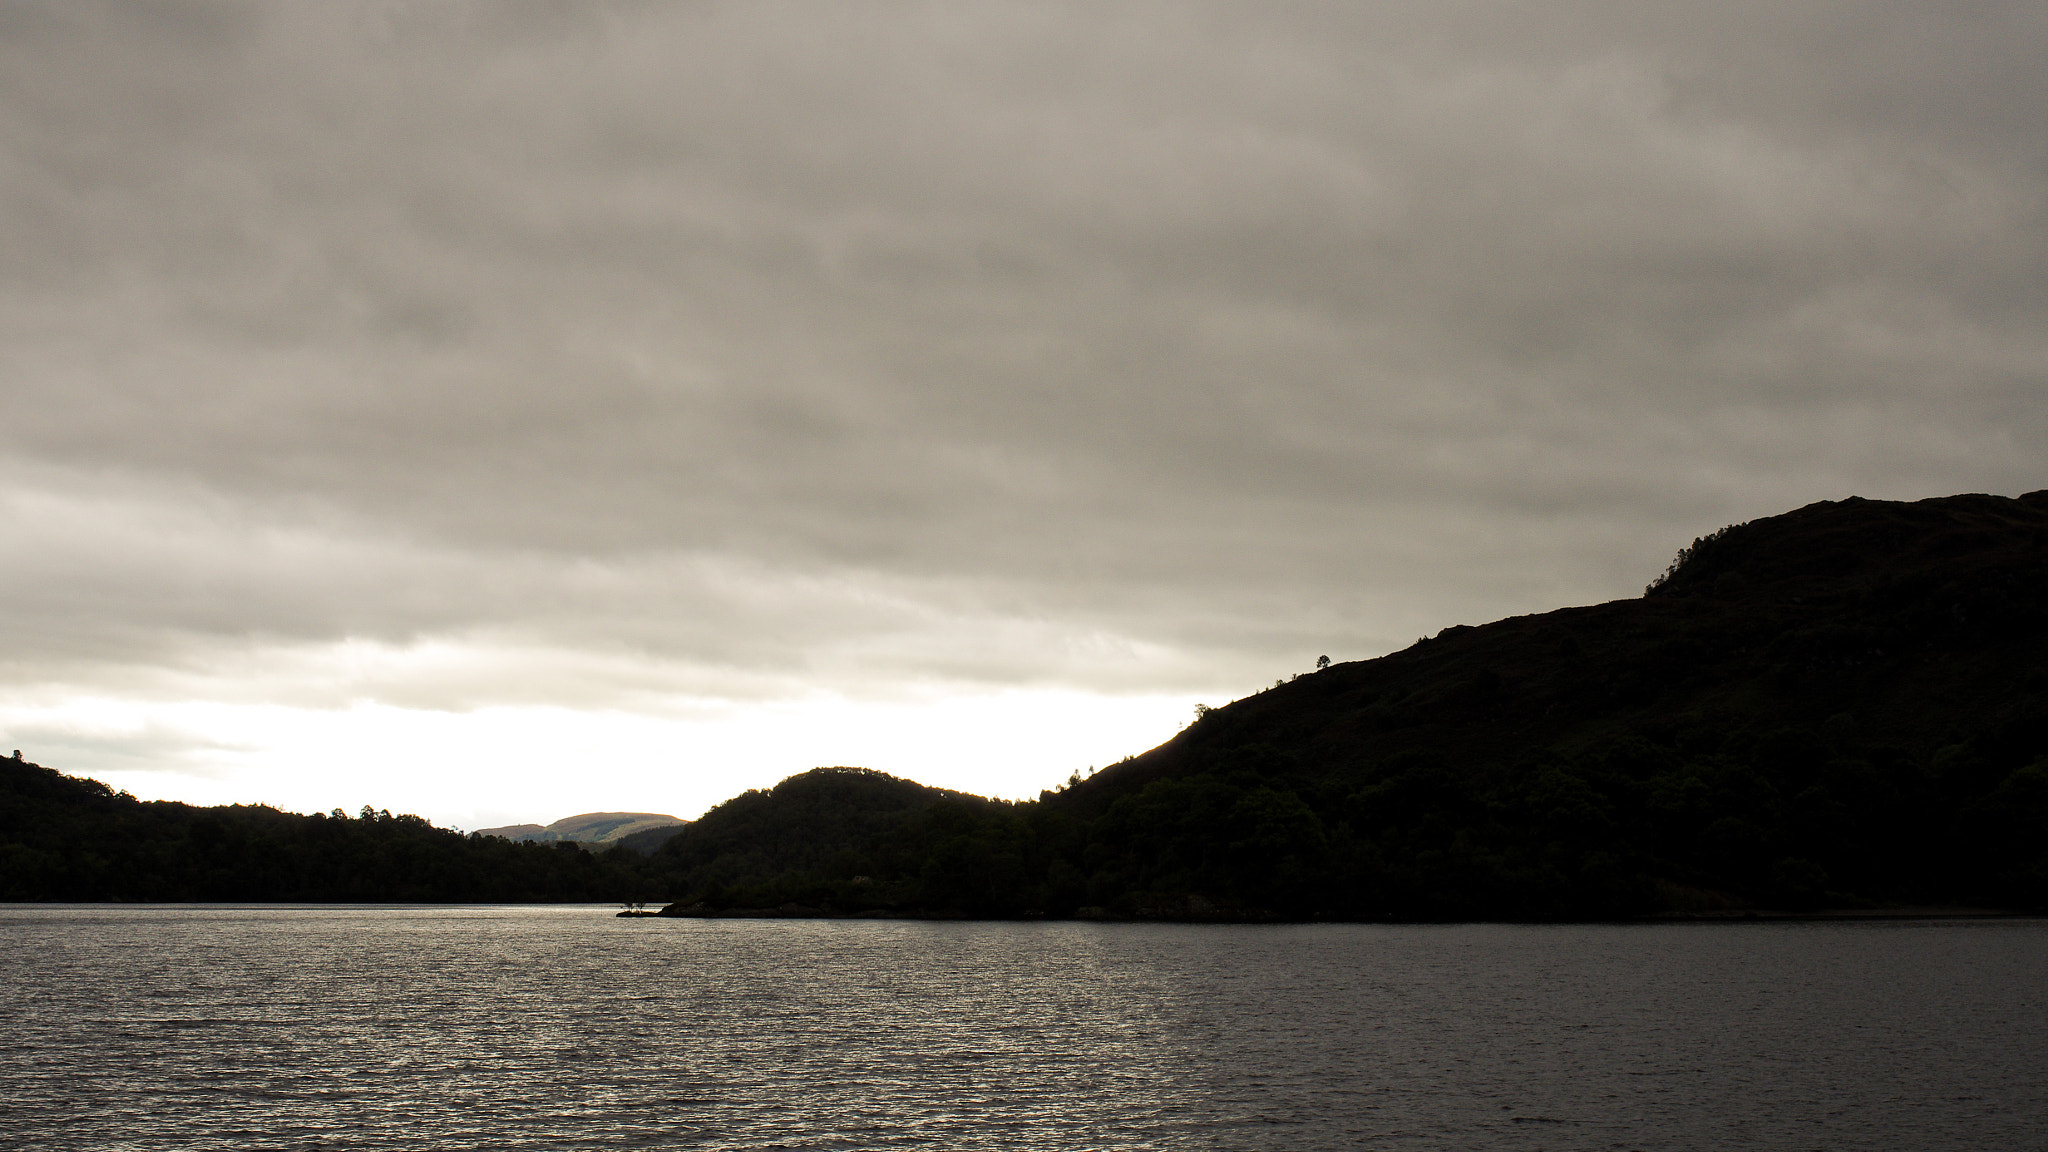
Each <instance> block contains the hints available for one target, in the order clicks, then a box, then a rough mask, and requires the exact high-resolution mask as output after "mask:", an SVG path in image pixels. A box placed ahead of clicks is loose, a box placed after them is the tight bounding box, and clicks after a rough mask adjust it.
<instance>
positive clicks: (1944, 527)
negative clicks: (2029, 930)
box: [685, 492, 2048, 918]
mask: <svg viewBox="0 0 2048 1152" xmlns="http://www.w3.org/2000/svg"><path fill="white" fill-rule="evenodd" d="M2044 652H2048V493H2041V492H2037V493H2032V494H2030V495H2027V496H2024V497H2021V498H2019V499H2007V498H2001V497H1994V496H1956V497H1950V498H1945V499H1936V500H1924V501H1920V502H1917V503H1891V502H1881V501H1868V500H1855V499H1852V500H1847V501H1843V502H1840V503H1822V504H1815V505H1812V506H1809V507H1806V508H1802V509H1800V510H1798V511H1796V512H1792V513H1788V514H1786V515H1783V516H1778V517H1773V518H1770V519H1767V520H1760V521H1756V522H1753V523H1750V524H1745V525H1739V526H1735V527H1732V528H1728V529H1725V530H1723V531H1721V532H1717V533H1715V534H1714V535H1712V536H1710V537H1706V538H1703V539H1700V540H1698V541H1695V542H1694V543H1693V544H1692V545H1691V546H1690V547H1688V548H1686V549H1684V550H1683V551H1682V552H1681V554H1680V558H1679V561H1678V562H1677V563H1676V564H1675V565H1674V566H1673V568H1672V570H1671V571H1669V572H1667V573H1665V574H1663V575H1662V576H1660V577H1658V578H1657V580H1656V581H1655V582H1654V583H1653V585H1652V587H1651V588H1650V589H1649V590H1648V591H1647V592H1646V594H1645V595H1644V596H1643V597H1642V598H1640V599H1632V600H1625V601H1617V602H1613V603H1608V604H1601V605H1596V606H1592V607H1585V608H1569V609H1563V610H1560V611H1556V612H1550V613H1545V614H1543V615H1538V616H1526V617H1517V618H1513V619H1509V620H1502V621H1499V622H1496V623H1493V624H1489V625H1485V626H1483V627H1476V628H1475V627H1454V628H1450V629H1447V630H1445V631H1444V632H1442V633H1440V634H1438V635H1437V636H1436V637H1434V638H1431V639H1428V640H1424V641H1419V642H1418V643H1417V644H1415V645H1414V646H1413V647H1411V648H1408V649H1406V650H1404V651H1401V652H1397V653H1394V654H1391V655H1389V656H1385V657H1382V658H1380V659H1377V660H1369V661H1363V662H1358V663H1352V664H1340V665H1337V666H1334V667H1332V668H1329V669H1328V670H1326V671H1322V672H1318V673H1313V674H1309V675H1304V676H1302V677H1299V678H1297V679H1295V680H1293V681H1290V682H1288V683H1285V684H1282V685H1279V686H1276V687H1274V688H1272V689H1271V690H1268V691H1265V692H1261V693H1259V694H1257V695H1255V696H1252V697H1249V698H1246V699H1243V700H1239V701H1237V702H1235V703H1232V704H1230V705H1228V706H1225V707H1221V708H1217V709H1214V710H1211V711H1209V712H1208V713H1207V714H1206V715H1205V716H1203V717H1202V718H1201V719H1200V720H1198V721H1197V722H1196V723H1194V724H1193V725H1191V726H1190V727H1189V728H1188V729H1187V730H1186V731H1184V732H1183V733H1182V734H1181V735H1180V736H1178V737H1177V738H1175V739H1174V740H1172V741H1170V742H1168V743H1167V744H1165V745H1162V746H1161V747H1159V748H1156V749H1154V750H1152V751H1151V752H1148V753H1146V754H1144V755H1142V756H1138V757H1135V758H1133V759H1131V760H1128V761H1126V762H1124V763H1122V764H1119V765H1115V766H1113V767H1111V768H1109V769H1106V770H1104V771H1103V772H1101V773H1099V774H1098V775H1096V776H1095V777H1093V778H1092V779H1089V780H1087V781H1085V782H1082V783H1081V784H1079V785H1078V786H1076V787H1072V788H1070V789H1067V790H1066V791H1064V792H1061V793H1058V794H1053V795H1048V796H1047V797H1046V798H1045V799H1044V800H1043V801H1042V802H1040V803H1037V804H1027V805H1015V806H992V807H986V808H983V809H969V808H966V807H963V806H960V805H948V804H939V805H935V806H933V807H932V808H931V809H928V810H927V811H925V812H923V813H921V814H918V815H916V816H915V817H913V818H910V819H907V820H906V821H905V822H904V823H903V824H902V825H901V826H899V827H898V828H897V829H896V830H895V831H893V832H891V833H889V834H888V835H885V836H883V837H880V838H879V839H878V840H877V841H876V842H875V844H874V847H873V848H872V850H871V851H869V852H867V853H866V854H865V855H860V854H842V855H841V858H840V859H839V860H838V861H837V862H836V863H835V864H833V865H831V866H821V867H818V868H815V869H813V870H812V871H811V872H810V873H809V874H808V878H807V879H806V878H805V876H804V875H803V869H800V868H782V867H776V866H764V867H763V868H760V869H758V870H756V872H755V873H754V874H753V877H752V878H753V880H754V881H755V882H756V883H755V885H754V887H752V888H751V889H749V888H748V887H747V885H746V884H745V883H743V882H741V880H740V879H738V878H733V877H728V878H727V881H726V882H725V884H724V885H723V887H722V888H721V889H720V890H718V891H711V892H706V891H690V892H686V893H685V895H686V896H688V897H689V898H690V899H691V900H692V901H703V900H704V899H705V898H706V897H708V898H709V901H708V902H709V903H711V904H716V903H717V902H719V901H726V902H737V903H754V904H770V903H774V902H778V901H789V902H793V903H795V904H797V905H799V906H810V905H817V906H828V907H832V908H836V909H839V910H859V909H861V908H889V909H894V910H898V911H924V912H939V911H949V910H950V911H958V912H966V913H980V914H1001V915H1014V914H1048V915H1067V914H1073V913H1075V912H1077V911H1085V912H1088V913H1090V914H1097V913H1101V914H1116V913H1125V914H1132V915H1158V916H1253V917H1260V916H1277V917H1341V918H1378V917H1425V918H1426V917H1582V916H1625V915H1636V914H1647V913H1655V912H1659V911H1671V910H1695V911H1703V910H1711V909H1715V908H1740V907H1749V906H1763V907H1780V908H1795V909H1796V908H1808V907H1815V906H1820V905H1830V906H1845V905H1846V906H1852V907H1854V906H1868V905H1876V904H1901V903H1939V904H1964V903H1968V904H1993V905H2000V906H2006V907H2027V908H2040V907H2042V906H2043V905H2044V904H2048V855H2044V853H2048V656H2044ZM856 874H857V875H858V876H859V877H861V878H862V879H863V884H862V885H861V886H860V887H859V888H857V889H855V888H849V887H847V885H848V884H849V883H850V881H851V879H852V878H853V877H854V876H855V875H856Z"/></svg>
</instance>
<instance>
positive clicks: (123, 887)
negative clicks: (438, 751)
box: [0, 759, 646, 903]
mask: <svg viewBox="0 0 2048 1152" xmlns="http://www.w3.org/2000/svg"><path fill="white" fill-rule="evenodd" d="M643 864H644V858H643V857H641V856H640V855H639V854H637V853H634V852H631V851H623V850H622V851H617V852H611V853H604V854H597V853H592V852H588V851H585V850H584V849H583V848H581V847H579V846H577V845H575V844H571V843H560V844H546V845H543V844H524V843H514V842H512V841H509V840H504V839H500V838H498V837H494V836H476V835H470V836H464V835H462V834H461V833H458V832H453V831H450V830H447V829H443V828H436V827H434V826H433V825H431V824H429V823H427V822H426V821H425V820H423V819H421V818H420V817H418V816H393V815H392V814H391V813H389V812H380V811H371V810H370V809H368V808H365V809H363V810H362V811H361V812H360V813H358V814H356V815H355V816H349V815H348V814H346V813H344V812H341V811H339V810H336V811H334V812H332V813H327V814H318V813H316V814H314V815H311V816H301V815H298V814H296V813H292V812H280V811H278V810H277V809H275V808H264V807H253V806H247V805H234V806H231V807H219V808H197V807H193V806H192V805H189V804H177V803H171V802H167V801H149V802H145V801H141V800H137V799H135V798H134V797H132V796H129V795H127V794H125V793H116V792H114V791H113V790H112V789H110V788H108V787H107V786H106V785H105V784H102V783H100V782H99V781H97V780H84V779H79V778H77V777H72V776H65V775H61V774H59V773H57V772H55V771H53V770H51V769H48V768H44V767H42V766H40V765H37V764H34V763H29V762H26V761H23V760H14V759H0V900H5V901H18V900H76V901H96V900H171V901H178V900H204V901H231V900H251V901H292V902H299V901H304V902H330V901H361V902H384V901H395V902H458V903H462V902H472V901H474V902H487V903H497V902H506V903H520V902H530V901H583V900H625V899H636V898H640V899H644V898H645V895H644V894H643V893H642V890H641V888H640V887H639V885H641V884H643V883H645V882H646V881H645V878H644V876H643Z"/></svg>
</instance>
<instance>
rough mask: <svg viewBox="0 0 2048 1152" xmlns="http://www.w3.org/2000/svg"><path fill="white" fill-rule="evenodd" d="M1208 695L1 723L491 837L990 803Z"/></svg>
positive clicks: (297, 798) (1157, 729) (1121, 748)
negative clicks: (661, 820) (876, 778)
mask: <svg viewBox="0 0 2048 1152" xmlns="http://www.w3.org/2000/svg"><path fill="white" fill-rule="evenodd" d="M1194 702H1195V700H1194V698H1193V697H1182V696H1125V697H1115V696H1106V695H1092V694H1087V693H1082V692H1073V691H1012V692H1003V693H996V694H987V695H979V696H956V697H949V698H943V699H930V700H895V701H879V702H878V701H857V700H852V699H848V698H845V697H841V696H829V695H818V696H815V697H811V698H808V699H801V700H788V701H777V702H769V703H750V704H732V703H725V702H705V701H693V702H688V703H685V704H679V705H677V706H676V707H674V708H673V709H672V710H670V711H668V712H665V713H655V712H644V713H628V712H620V711H608V712H599V711H577V710H572V709H566V708H549V707H493V708H479V709H475V710H472V711H465V712H454V711H430V710H424V709H408V708H397V707H391V706H388V705H382V704H375V703H361V704H357V705H355V706H352V707H349V708H346V709H334V710H328V709H316V708H303V707H287V706H281V705H275V704H214V703H200V702H164V703H147V702H140V703H139V702H136V701H132V700H114V699H104V698H98V699H96V698H72V699H63V700H52V701H48V702H44V703H41V704H31V705H26V706H22V705H16V706H10V707H7V708H5V709H0V726H4V727H5V728H6V729H7V730H8V731H9V732H11V733H13V734H15V735H16V737H17V739H18V740H20V741H21V742H22V743H23V746H24V748H25V749H26V754H27V755H28V756H29V757H30V758H31V759H35V760H39V761H41V762H43V763H46V764H50V765H52V766H60V767H61V768H62V770H63V771H66V772H69V773H72V774H75V775H84V776H92V777H94V778H96V779H100V780H104V781H106V782H107V783H108V784H110V785H112V786H113V787H115V788H121V789H126V790H128V791H129V792H132V793H134V794H135V795H136V796H139V797H141V798H143V799H170V798H175V799H179V800H185V801H188V802H191V803H196V804H226V803H263V804H270V805H273V806H276V807H279V808H285V809H289V810H294V811H302V812H310V811H326V810H328V809H330V808H336V807H339V808H343V809H345V810H347V811H351V812H353V811H355V810H356V809H357V808H358V807H360V806H362V805H364V804H369V805H371V806H373V807H377V808H389V809H390V810H391V811H393V812H416V813H419V814H420V815H423V816H426V817H427V818H428V819H429V820H432V821H433V822H434V823H436V824H440V825H443V826H453V827H458V828H481V827H490V826H493V825H503V824H516V823H523V822H527V821H531V820H533V819H534V818H535V817H536V816H552V815H553V814H558V813H563V812H577V811H588V810H594V809H598V808H606V809H614V810H621V811H624V810H632V811H657V812H673V813H675V814H676V815H678V816H681V817H684V818H686V819H688V818H692V817H695V816H696V815H697V814H699V813H701V812H702V811H703V810H704V809H706V808H708V807H710V806H711V805H713V804H716V803H718V802H719V801H721V800H724V799H727V798H728V797H730V796H733V795H735V794H737V793H739V792H742V791H745V790H746V789H748V788H758V787H767V786H769V785H772V784H774V783H775V782H776V781H778V780H781V779H782V778H784V777H786V776H789V775H792V774H794V773H797V772H802V771H804V770H806V769H809V768H813V767H818V766H822V765H831V764H850V765H858V766H862V767H871V768H875V769H878V770H881V771H885V772H889V773H891V774H893V775H897V776H903V777H906V778H909V779H914V780H917V781H919V782H921V783H925V784H929V785H932V786H934V787H941V788H952V789H957V790H960V791H966V792H973V793H976V794H980V795H993V796H1000V797H1012V798H1014V797H1024V796H1035V795H1036V794H1037V793H1038V792H1039V790H1041V789H1044V788H1052V787H1057V786H1058V785H1059V784H1060V783H1061V782H1063V781H1064V780H1065V779H1066V777H1067V776H1068V774H1070V773H1072V772H1075V771H1080V772H1083V773H1086V772H1087V770H1088V769H1089V768H1090V767H1099V766H1101V765H1104V764H1108V763H1110V762H1112V761H1115V760H1118V759H1121V758H1123V757H1124V756H1128V755H1131V754H1134V753H1137V752H1141V751H1144V750H1145V749H1147V748H1150V747H1152V746H1154V745H1156V744H1158V743H1160V742H1161V741H1163V740H1165V739H1167V738H1169V737H1171V736H1172V735H1173V734H1174V733H1175V732H1176V731H1178V730H1179V729H1180V727H1181V726H1182V724H1184V723H1185V721H1186V720H1187V719H1188V718H1189V717H1190V716H1191V715H1192V709H1193V705H1194ZM31 744H33V747H30V746H29V745H31ZM166 745H171V746H175V747H178V748H180V749H181V752H180V754H179V755H178V756H177V757H176V758H175V759H174V760H172V761H171V762H169V763H166V762H164V761H163V760H161V759H156V758H154V755H155V754H154V753H153V752H148V751H142V752H131V751H130V749H140V750H153V749H158V748H162V747H164V746H166ZM145 755H148V756H151V757H152V759H149V760H146V761H145V760H144V759H143V757H144V756H145ZM341 781H345V783H342V784H339V785H338V784H337V782H341Z"/></svg>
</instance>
